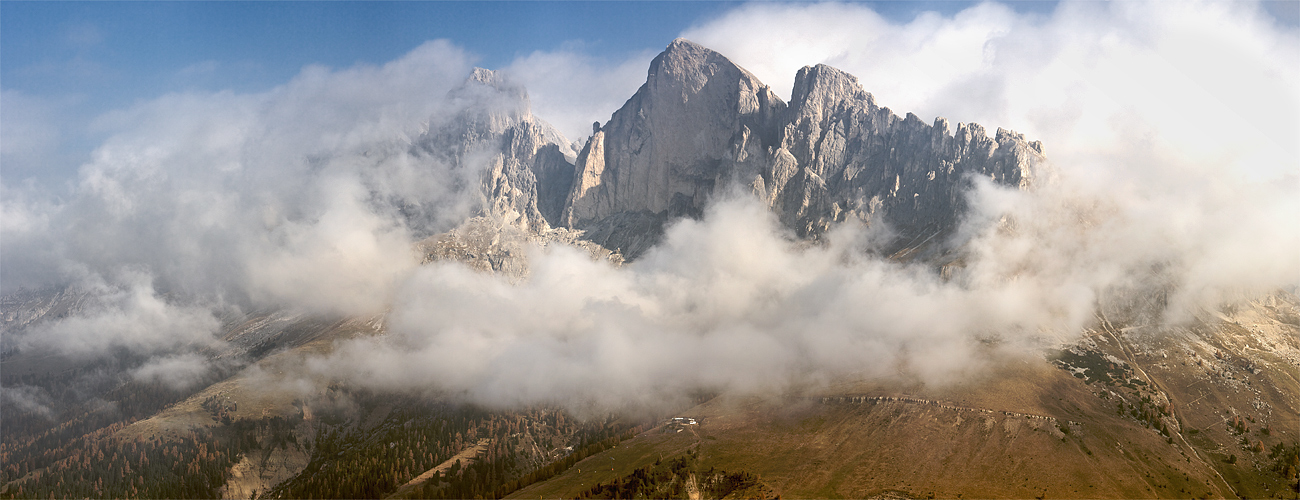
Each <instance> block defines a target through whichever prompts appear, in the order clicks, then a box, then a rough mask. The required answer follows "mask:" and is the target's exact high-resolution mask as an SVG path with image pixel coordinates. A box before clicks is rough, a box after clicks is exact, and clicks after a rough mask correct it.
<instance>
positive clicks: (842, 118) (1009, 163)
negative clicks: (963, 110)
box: [764, 65, 1043, 245]
mask: <svg viewBox="0 0 1300 500" xmlns="http://www.w3.org/2000/svg"><path fill="white" fill-rule="evenodd" d="M792 94H793V95H792V96H791V103H790V108H789V111H788V113H787V120H786V123H785V125H784V128H783V129H782V131H781V142H780V148H779V149H778V150H777V151H776V152H775V153H774V155H773V157H774V159H775V160H777V161H774V162H773V167H774V168H772V169H771V170H769V172H768V174H767V175H766V176H765V177H764V180H765V181H766V183H767V185H768V186H769V189H768V192H767V197H768V200H769V203H771V205H772V207H773V208H774V209H775V210H777V212H778V213H779V214H780V217H781V220H782V221H783V222H784V223H785V224H786V225H788V226H790V227H792V228H794V229H796V230H797V231H798V232H799V233H800V234H801V235H815V234H817V233H820V232H822V231H825V230H826V229H827V228H828V227H829V226H830V224H832V223H834V222H838V221H843V220H845V219H846V218H848V217H857V218H860V219H863V220H867V221H871V220H873V219H875V218H876V217H880V216H883V220H885V221H887V222H888V223H889V224H890V225H891V226H892V227H894V228H895V229H896V230H897V231H898V232H899V235H900V237H901V238H902V240H901V241H900V243H901V244H903V245H907V244H908V242H909V241H918V242H919V239H925V238H931V237H934V236H935V235H941V234H944V233H945V232H946V231H948V230H949V229H951V228H952V227H953V226H954V225H955V224H956V222H957V220H958V218H959V215H960V213H961V212H962V211H963V210H964V208H965V207H964V199H963V197H962V192H963V191H964V190H965V189H967V188H968V187H969V184H970V183H969V176H982V177H988V178H990V179H991V180H992V181H993V182H996V183H999V184H1004V185H1010V186H1017V187H1022V188H1023V187H1027V186H1028V185H1029V183H1030V182H1031V180H1032V179H1033V178H1034V175H1035V172H1034V170H1035V169H1036V168H1037V166H1038V165H1039V164H1040V162H1042V160H1043V156H1042V146H1041V145H1040V144H1039V143H1037V142H1032V143H1030V142H1026V141H1025V139H1024V137H1023V136H1021V135H1019V134H1016V133H1013V132H1009V131H1006V130H1002V129H998V131H997V134H996V136H995V137H994V138H992V139H990V138H989V137H987V135H986V134H985V133H984V129H983V127H980V126H979V125H976V124H970V125H966V124H959V125H958V126H957V130H956V133H955V134H951V135H950V133H949V127H948V121H947V120H945V119H943V118H937V119H935V121H934V124H933V125H927V124H925V123H924V122H922V121H921V120H920V119H919V118H917V117H916V115H913V114H911V113H908V114H907V116H906V117H905V118H901V119H900V118H899V117H898V116H897V115H895V114H894V113H893V112H891V111H890V110H889V109H888V108H882V107H879V106H877V105H876V103H875V99H874V98H872V96H871V94H869V93H867V92H866V91H864V90H863V89H862V86H861V85H859V84H858V81H857V79H856V78H854V77H853V76H852V75H849V74H847V73H844V72H842V71H840V70H837V69H835V68H832V67H829V66H825V65H817V66H811V67H804V68H803V69H801V70H799V73H798V75H796V78H795V84H794V91H793V93H792Z"/></svg>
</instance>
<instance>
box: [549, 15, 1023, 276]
mask: <svg viewBox="0 0 1300 500" xmlns="http://www.w3.org/2000/svg"><path fill="white" fill-rule="evenodd" d="M792 94H793V95H792V96H791V102H790V104H789V105H788V106H787V105H786V104H785V103H784V102H782V101H781V100H780V99H779V98H778V97H777V96H776V95H775V94H773V93H772V92H771V90H770V89H769V88H768V87H767V86H766V85H763V84H762V82H759V81H758V79H757V78H755V77H754V76H753V75H752V74H750V73H749V72H748V71H745V70H744V69H742V68H740V67H738V66H736V65H735V64H734V63H732V62H731V61H729V60H727V59H726V58H725V57H723V56H722V55H721V54H718V53H717V52H714V51H712V50H709V49H707V48H704V47H702V46H700V45H697V44H694V43H691V42H689V41H686V40H682V39H678V40H675V41H673V43H672V44H671V45H669V46H668V48H667V50H665V51H664V52H663V53H661V54H660V55H659V56H658V57H656V58H655V59H654V61H653V62H652V63H651V65H650V70H649V73H648V77H647V79H646V83H645V84H644V85H642V86H641V88H640V89H639V90H638V91H637V93H636V94H635V95H634V96H632V98H631V99H629V100H628V101H627V103H626V104H624V105H623V107H622V108H621V109H619V110H618V111H617V112H615V113H614V115H613V116H612V117H611V118H610V120H609V122H607V123H606V124H605V125H604V126H600V125H599V124H597V125H596V127H595V132H594V134H593V135H592V137H591V138H590V139H589V140H588V142H587V145H586V147H584V148H583V150H582V152H581V153H580V154H579V155H578V159H577V164H576V166H575V170H574V179H573V183H572V189H571V191H570V193H569V196H568V199H567V200H566V203H565V208H564V210H563V215H562V217H561V221H562V223H563V224H565V225H566V226H569V227H574V228H583V229H588V230H589V232H590V233H591V234H592V235H593V237H595V238H596V241H597V242H598V243H601V244H604V245H606V246H607V247H610V248H614V247H615V246H618V247H620V248H619V249H621V250H623V251H624V252H625V253H627V254H628V256H629V257H635V256H636V255H635V254H636V253H637V252H636V250H638V249H644V248H642V247H648V246H649V245H650V244H653V238H650V240H649V241H648V242H647V241H641V242H640V243H637V242H632V241H629V238H628V237H627V236H628V235H631V234H635V235H637V238H639V239H640V240H646V235H647V234H654V233H655V232H656V231H658V230H659V228H661V226H662V224H663V222H664V221H666V220H668V219H671V218H674V217H681V216H695V215H697V214H699V213H700V210H701V209H702V207H703V206H704V204H705V202H706V201H707V200H708V198H709V196H710V195H711V194H712V193H713V192H714V191H716V190H718V189H719V188H721V187H722V186H724V185H726V184H729V183H735V184H738V185H740V186H741V187H742V188H743V189H745V190H747V191H751V192H753V193H754V194H755V195H757V196H759V197H760V198H761V199H763V200H764V201H765V202H766V203H767V204H768V205H769V206H770V207H771V208H772V209H773V210H775V211H776V212H777V214H778V215H779V217H780V219H781V221H782V222H783V223H784V224H785V225H787V226H789V227H790V228H792V229H794V230H795V231H796V232H798V233H799V234H800V235H801V236H816V235H818V234H820V233H822V232H824V231H825V230H827V229H828V228H829V227H830V226H831V225H832V224H833V223H835V222H839V221H843V220H845V219H847V218H850V217H857V218H859V219H862V220H865V221H868V222H872V221H879V220H883V221H885V222H887V223H889V224H890V225H891V227H893V228H894V229H895V230H896V231H897V232H898V234H899V241H898V245H899V246H901V247H902V246H909V245H915V244H918V243H919V242H922V241H925V240H929V239H933V238H934V237H936V236H942V235H944V234H945V233H946V232H948V231H950V230H951V229H952V228H953V227H955V225H956V224H957V221H958V220H959V218H960V214H961V212H962V211H963V210H964V208H965V207H964V200H963V197H962V192H963V191H964V190H965V189H966V188H968V187H969V184H970V178H971V176H984V177H988V178H989V179H991V180H992V181H993V182H996V183H999V184H1004V185H1009V186H1017V187H1022V188H1023V187H1027V186H1028V185H1029V184H1030V183H1031V182H1032V179H1033V178H1034V176H1035V170H1036V169H1037V168H1038V165H1039V164H1040V162H1042V161H1043V154H1042V147H1041V145H1040V144H1039V143H1037V142H1032V143H1031V142H1027V141H1025V139H1024V138H1023V137H1022V136H1021V135H1019V134H1016V133H1013V132H1009V131H1005V130H1002V129H998V131H997V134H996V135H995V136H994V137H993V138H989V137H988V136H987V135H986V134H985V132H984V129H983V128H982V127H980V126H979V125H975V124H970V125H966V124H959V125H958V126H957V129H956V131H955V133H951V132H950V131H949V126H948V122H947V120H945V119H943V118H939V119H936V120H935V122H934V124H933V125H927V124H925V123H923V122H922V121H921V120H920V119H919V118H917V117H916V116H915V115H912V114H910V113H909V114H908V115H907V116H906V117H905V118H899V117H898V116H897V115H895V114H894V113H893V112H892V111H890V110H889V109H888V108H883V107H880V106H878V105H877V104H876V102H875V99H874V98H873V97H872V96H871V94H869V93H867V92H866V91H865V90H863V88H862V86H861V85H860V84H859V83H858V81H857V79H856V78H854V77H853V76H852V75H849V74H847V73H844V72H842V71H840V70H837V69H835V68H832V67H829V66H825V65H817V66H810V67H805V68H803V69H801V70H800V71H799V73H798V75H797V77H796V80H795V85H794V91H793V93H792ZM621 244H627V245H630V246H621Z"/></svg>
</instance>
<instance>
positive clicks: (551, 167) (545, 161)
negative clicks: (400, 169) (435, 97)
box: [412, 68, 576, 231]
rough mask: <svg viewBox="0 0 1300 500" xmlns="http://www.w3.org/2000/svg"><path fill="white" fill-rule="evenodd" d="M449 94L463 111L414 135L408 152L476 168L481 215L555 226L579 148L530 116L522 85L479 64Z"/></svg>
mask: <svg viewBox="0 0 1300 500" xmlns="http://www.w3.org/2000/svg"><path fill="white" fill-rule="evenodd" d="M448 97H449V98H450V101H451V102H452V104H453V106H455V107H456V108H457V109H459V110H460V111H459V112H458V113H457V114H456V115H455V116H454V117H453V118H451V119H450V120H447V121H445V122H442V123H441V124H439V125H438V126H435V127H431V129H430V130H429V131H428V132H426V133H424V134H423V135H422V136H421V137H419V138H418V139H417V140H416V141H415V142H414V144H413V146H412V149H413V152H415V153H416V154H417V155H427V156H431V157H434V158H436V159H437V160H439V161H445V162H448V163H450V164H451V165H452V166H453V171H468V172H475V173H478V175H477V178H474V176H471V179H470V180H469V181H468V182H477V183H478V186H477V188H478V189H477V190H475V192H477V193H479V195H480V196H479V199H478V202H479V205H480V206H479V207H478V208H479V210H478V212H479V213H480V214H482V215H487V216H490V217H492V218H494V219H498V220H502V221H504V222H506V223H508V224H512V225H515V226H518V227H520V228H524V229H529V230H534V231H543V230H545V229H548V228H550V227H554V226H559V225H560V224H559V222H560V214H561V212H562V211H563V209H564V200H565V197H566V195H567V194H568V192H569V186H570V184H571V183H572V182H573V161H574V159H575V156H576V155H575V154H574V152H573V149H572V148H571V147H570V145H569V142H568V140H567V139H565V138H564V136H563V135H561V134H560V133H559V132H558V131H556V130H555V128H554V127H552V126H551V125H550V124H548V123H546V122H545V121H542V120H541V119H539V118H537V117H535V116H533V114H532V111H531V108H530V105H529V100H528V93H527V91H526V90H524V88H523V87H521V86H518V85H515V84H513V83H511V82H510V81H508V80H507V79H506V78H504V77H503V76H502V75H499V74H497V73H495V72H493V71H490V70H486V69H482V68H476V69H475V70H474V72H473V73H472V74H471V75H470V77H469V79H467V80H466V81H465V83H464V84H462V85H461V86H459V87H457V88H455V89H453V90H452V91H451V92H450V95H449V96H448ZM448 181H449V182H467V181H465V180H461V179H449V180H448Z"/></svg>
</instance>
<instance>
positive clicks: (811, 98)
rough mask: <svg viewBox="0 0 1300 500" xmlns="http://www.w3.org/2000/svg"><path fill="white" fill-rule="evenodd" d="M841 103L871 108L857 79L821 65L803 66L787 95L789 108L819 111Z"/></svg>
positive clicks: (872, 103)
mask: <svg viewBox="0 0 1300 500" xmlns="http://www.w3.org/2000/svg"><path fill="white" fill-rule="evenodd" d="M844 101H859V102H865V103H867V104H868V106H875V99H873V98H872V97H871V94H870V93H867V91H866V90H863V88H862V84H861V83H858V78H857V77H855V76H853V75H850V74H848V73H845V72H844V71H841V70H839V69H837V68H834V67H831V66H827V65H825V64H818V65H816V66H804V67H803V68H802V69H800V70H799V73H798V74H796V75H795V78H794V88H793V89H792V92H791V94H790V105H791V106H794V107H798V108H812V109H817V110H821V109H824V108H826V107H827V106H830V105H833V103H838V102H844Z"/></svg>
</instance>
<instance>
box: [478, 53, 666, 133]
mask: <svg viewBox="0 0 1300 500" xmlns="http://www.w3.org/2000/svg"><path fill="white" fill-rule="evenodd" d="M655 54H657V51H655V50H646V51H644V52H641V53H638V54H636V55H634V56H632V57H629V58H627V59H625V60H622V61H610V60H605V59H600V58H596V57H592V56H590V55H587V54H586V53H584V52H583V51H582V46H580V45H573V46H566V47H564V48H561V49H559V50H556V51H550V52H545V51H536V52H533V53H531V54H528V55H527V56H523V57H520V58H517V59H515V60H514V61H513V62H511V63H510V65H509V66H507V67H505V68H503V71H505V72H506V73H507V74H510V75H511V76H513V77H514V78H515V79H516V80H518V81H519V83H520V84H522V85H524V86H525V87H527V88H528V94H529V97H530V98H531V100H532V104H533V114H535V115H537V116H538V117H541V118H542V119H543V120H546V121H547V122H549V123H550V124H551V125H554V126H555V127H556V128H557V129H559V130H560V132H561V133H563V134H564V135H565V137H568V138H569V140H573V141H579V142H583V141H585V140H586V138H587V137H589V136H590V135H591V128H592V127H591V124H592V123H595V122H600V123H602V124H603V123H605V121H607V120H609V117H610V115H612V114H614V111H616V110H618V108H620V107H622V106H623V103H624V102H626V101H627V100H628V98H630V97H632V94H634V93H636V90H637V88H639V87H640V86H641V84H642V83H645V78H646V68H648V67H649V66H650V60H651V59H654V56H655Z"/></svg>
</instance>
